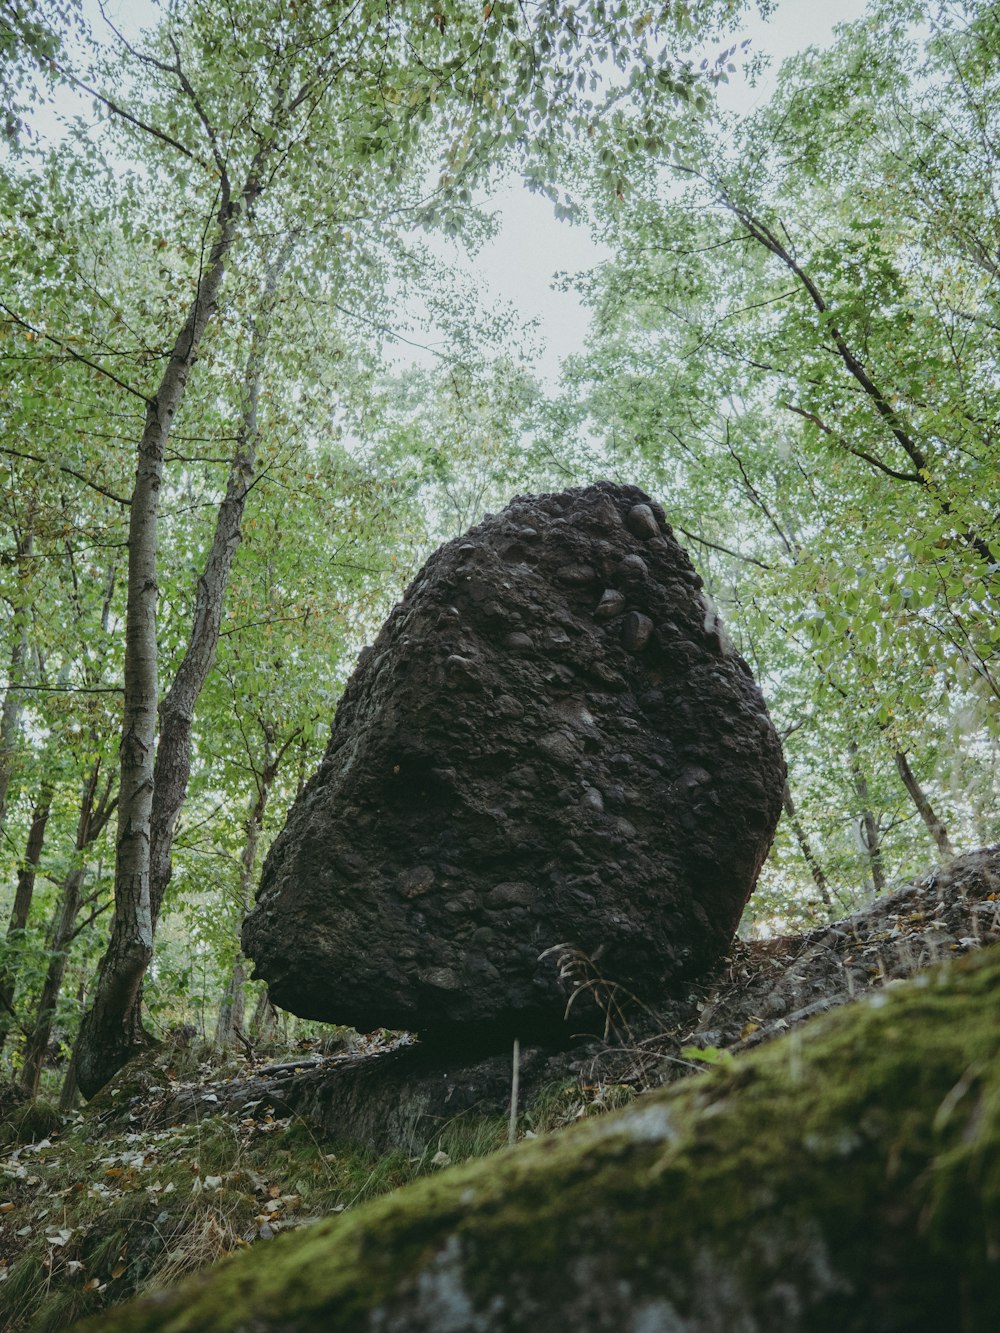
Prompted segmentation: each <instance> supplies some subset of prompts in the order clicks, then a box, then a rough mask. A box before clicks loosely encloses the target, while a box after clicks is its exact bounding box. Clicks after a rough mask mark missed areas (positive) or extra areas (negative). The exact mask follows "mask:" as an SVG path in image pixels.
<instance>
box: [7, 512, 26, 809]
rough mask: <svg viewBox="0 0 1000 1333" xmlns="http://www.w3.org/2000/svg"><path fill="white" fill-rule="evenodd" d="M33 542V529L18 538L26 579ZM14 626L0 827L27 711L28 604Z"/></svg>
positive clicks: (21, 569)
mask: <svg viewBox="0 0 1000 1333" xmlns="http://www.w3.org/2000/svg"><path fill="white" fill-rule="evenodd" d="M32 544H33V534H32V533H31V532H30V531H29V532H27V533H26V534H25V535H23V536H22V535H19V536H18V537H17V552H16V554H17V562H18V573H19V575H20V577H21V579H22V581H23V579H24V578H25V573H24V569H25V561H26V560H27V559H28V558H29V557H30V556H31V551H32ZM14 625H15V629H16V631H17V632H16V634H15V637H14V642H13V645H12V646H11V650H10V675H9V676H8V678H7V680H8V684H7V690H6V692H5V694H4V698H3V707H2V708H0V829H2V828H3V826H4V823H5V819H6V815H7V794H8V792H9V791H10V782H11V778H12V777H13V775H14V760H15V758H16V756H17V747H18V741H19V738H20V735H21V716H22V714H23V712H24V691H23V690H22V689H21V688H20V685H21V681H22V676H23V674H24V664H25V662H26V661H27V658H28V612H27V607H26V606H25V605H22V606H19V607H15V609H14Z"/></svg>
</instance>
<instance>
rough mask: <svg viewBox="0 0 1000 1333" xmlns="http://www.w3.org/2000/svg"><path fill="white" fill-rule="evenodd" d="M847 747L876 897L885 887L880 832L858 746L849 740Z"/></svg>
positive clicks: (863, 839) (861, 830) (862, 835)
mask: <svg viewBox="0 0 1000 1333" xmlns="http://www.w3.org/2000/svg"><path fill="white" fill-rule="evenodd" d="M847 749H848V754H849V755H850V760H851V774H852V777H853V780H854V790H855V792H856V793H857V796H858V800H859V802H860V804H861V814H860V816H859V820H860V823H859V830H860V834H861V841H862V843H863V845H864V854H865V856H866V857H867V860H868V868H869V870H870V872H871V877H872V885H873V887H874V889H875V895H876V897H877V896H878V895H879V894H880V893H884V892H885V889H886V879H885V870H884V868H883V865H882V833H881V830H880V829H879V826H878V820H877V819H876V818H875V815H874V813H873V811H872V808H871V796H870V793H869V790H868V779H867V778H866V777H865V774H864V770H863V769H862V767H861V764H860V761H859V759H858V747H857V745H856V744H855V743H854V742H853V741H851V743H850V744H849V745H848V747H847Z"/></svg>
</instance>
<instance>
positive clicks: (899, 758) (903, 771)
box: [895, 750, 955, 861]
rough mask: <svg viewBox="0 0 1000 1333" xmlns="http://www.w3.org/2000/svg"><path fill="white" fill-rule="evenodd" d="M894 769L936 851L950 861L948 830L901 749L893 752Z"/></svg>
mask: <svg viewBox="0 0 1000 1333" xmlns="http://www.w3.org/2000/svg"><path fill="white" fill-rule="evenodd" d="M895 759H896V769H897V771H898V773H899V776H900V778H901V779H902V782H903V786H904V787H905V788H906V790H907V792H908V793H909V797H910V800H911V801H912V802H913V804H914V805H915V806H916V807H917V811H918V813H919V815H920V818H921V819H922V820H923V821H924V824H925V825H926V827H927V831H928V833H929V834H930V835H931V837H932V838H933V839H934V842H935V845H936V846H937V849H938V852H939V853H940V856H941V859H942V860H943V861H950V860H952V859H953V857H954V855H955V849H954V847H952V845H951V839H950V838H949V837H948V830H947V829H946V828H945V826H944V824H943V823H942V822H941V819H940V818H939V816H938V815H937V813H936V811H935V810H934V807H933V806H932V805H931V803H930V801H929V800H928V799H927V793H926V792H925V791H924V789H923V787H921V785H920V783H919V782H918V781H917V778H916V775H915V774H914V772H913V769H912V768H911V767H910V761H909V760H908V759H907V757H906V755H905V754H904V752H903V751H902V750H897V751H896V753H895Z"/></svg>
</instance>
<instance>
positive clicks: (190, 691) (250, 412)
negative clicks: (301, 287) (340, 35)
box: [150, 245, 290, 928]
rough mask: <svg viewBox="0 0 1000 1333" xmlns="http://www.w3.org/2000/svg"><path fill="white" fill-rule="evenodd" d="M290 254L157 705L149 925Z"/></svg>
mask: <svg viewBox="0 0 1000 1333" xmlns="http://www.w3.org/2000/svg"><path fill="white" fill-rule="evenodd" d="M289 253H290V247H289V246H287V245H286V246H285V247H284V248H283V249H282V250H281V252H280V253H279V255H278V256H277V257H276V259H274V260H273V261H272V263H271V264H269V266H268V269H267V276H266V280H265V285H264V297H263V303H262V310H261V315H260V317H259V318H258V319H256V320H254V321H253V334H252V338H251V343H250V353H249V356H248V358H247V369H246V377H245V381H244V385H245V400H244V404H243V412H242V420H241V422H240V430H239V435H238V439H237V444H236V451H235V453H234V455H233V461H232V464H231V465H230V469H229V478H228V482H227V485H226V494H225V497H224V499H223V501H222V503H221V505H220V506H219V513H218V516H217V518H216V524H215V535H214V538H213V541H212V549H211V551H210V552H209V555H208V559H207V560H206V562H205V568H204V569H203V570H202V573H201V576H200V578H199V579H198V591H197V596H196V600H195V610H194V620H193V623H192V625H191V633H190V636H189V638H188V646H187V650H186V652H185V654H184V659H183V661H182V662H181V664H180V666H179V667H178V669H177V674H176V676H175V677H174V680H173V684H172V685H171V686H170V689H169V690H168V691H167V694H166V696H165V697H164V700H163V702H162V704H161V705H160V738H159V744H158V747H157V753H156V768H155V772H154V776H153V808H152V817H151V825H150V906H151V911H152V918H153V925H154V928H155V926H156V922H157V921H158V919H159V915H160V908H161V906H162V904H163V895H164V893H165V892H166V888H167V885H168V884H169V882H170V875H171V868H172V867H171V860H170V851H171V847H172V845H173V839H174V831H175V829H176V827H177V817H178V815H179V814H180V810H181V806H182V805H183V803H184V797H185V795H186V794H187V784H188V779H189V777H190V775H191V727H192V723H193V721H194V709H195V704H196V703H197V702H198V697H199V695H200V694H201V691H202V689H203V687H204V684H205V681H206V680H207V678H208V673H209V671H211V669H212V663H213V662H214V661H215V653H216V649H217V648H218V644H219V628H220V626H221V624H222V612H223V605H224V601H225V595H226V588H227V587H228V584H229V575H230V571H231V570H232V565H233V558H234V557H235V555H236V551H237V548H238V547H239V544H240V540H241V538H242V535H243V533H242V528H243V513H244V510H245V508H246V499H247V494H248V493H249V490H250V486H251V484H252V482H253V476H254V469H255V467H256V462H257V445H258V440H259V425H258V419H257V411H258V402H259V397H260V383H261V377H262V374H263V367H264V356H265V353H266V350H267V341H268V337H269V334H270V328H271V318H272V315H273V311H274V301H275V294H276V292H277V288H278V282H279V280H280V277H281V273H282V271H283V269H284V267H285V264H286V263H287V262H288V256H289Z"/></svg>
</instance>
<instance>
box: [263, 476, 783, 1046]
mask: <svg viewBox="0 0 1000 1333" xmlns="http://www.w3.org/2000/svg"><path fill="white" fill-rule="evenodd" d="M700 587H701V579H700V578H699V577H698V575H697V574H696V573H695V571H694V569H693V568H692V566H691V563H690V561H689V560H688V557H687V554H686V553H685V551H684V550H683V549H682V548H681V547H680V546H679V545H678V544H677V542H676V541H675V540H674V537H673V533H672V531H671V529H670V527H669V526H668V525H667V523H666V521H665V518H664V515H663V512H662V510H661V509H660V507H659V506H658V505H657V504H655V503H654V502H653V501H652V500H650V498H649V497H648V496H647V495H644V494H643V493H642V492H641V491H639V490H638V489H636V488H635V487H630V486H617V485H612V484H611V483H609V482H600V483H598V484H597V485H595V486H590V487H587V488H583V489H577V490H570V491H565V492H562V493H561V494H556V495H543V496H520V497H518V498H517V499H515V500H514V501H512V502H511V504H510V505H509V506H508V508H507V509H505V510H504V511H503V513H501V514H497V515H496V516H488V517H487V518H486V519H485V520H484V521H483V522H482V523H481V524H480V525H479V526H478V527H476V528H473V529H472V530H471V531H470V532H468V533H466V534H465V536H464V537H462V538H460V539H458V540H457V541H453V542H450V543H449V544H448V545H446V546H443V547H442V548H441V549H440V550H439V551H437V552H436V553H435V554H434V555H433V556H432V557H431V558H430V560H428V562H427V564H426V565H425V566H424V568H423V569H422V570H421V572H420V573H419V574H418V575H417V577H416V578H415V579H414V581H413V583H412V584H411V585H410V587H409V588H408V589H407V591H406V593H405V595H404V597H403V600H402V602H401V603H400V604H399V605H398V606H397V607H396V608H395V609H394V610H393V612H392V614H391V615H390V616H389V619H388V620H387V622H386V624H385V626H384V627H383V629H382V632H381V633H380V634H379V636H378V639H377V641H376V643H375V644H374V645H373V647H372V648H370V649H366V650H364V651H363V652H362V654H361V656H360V658H359V662H358V666H357V668H356V670H355V672H354V675H353V676H352V677H351V680H350V681H349V683H348V685H347V688H346V690H345V691H344V695H343V697H342V699H341V701H340V704H339V707H338V709H337V714H336V718H335V720H334V725H333V732H332V736H331V739H330V744H329V748H328V750H327V753H326V756H325V758H324V760H323V762H322V764H321V766H320V768H319V770H318V772H317V773H316V774H315V775H314V777H313V778H312V779H311V781H310V782H309V784H308V785H307V787H306V789H305V790H304V792H303V793H302V795H301V796H300V798H299V799H298V800H297V801H296V803H295V805H294V806H293V808H292V810H291V812H290V814H289V817H288V822H287V824H286V827H285V829H284V831H283V832H282V833H281V835H280V836H279V837H278V838H277V839H276V841H275V843H274V845H273V847H272V849H271V852H270V854H269V856H268V858H267V862H266V864H265V867H264V873H263V878H262V882H261V888H260V893H259V896H258V900H257V904H256V906H255V908H254V910H253V911H252V912H251V914H250V916H249V917H248V919H247V922H246V926H245V929H244V941H243V942H244V949H245V950H246V952H247V953H248V955H249V956H250V957H251V958H252V959H253V960H254V963H255V965H256V973H255V975H257V976H260V977H264V978H265V979H266V980H267V981H268V983H269V985H270V988H271V995H272V997H273V999H274V1000H275V1002H276V1003H277V1004H279V1005H281V1006H282V1007H284V1008H286V1009H290V1010H292V1011H293V1012H294V1013H298V1014H301V1015H303V1016H306V1017H310V1018H317V1019H322V1020H325V1021H328V1022H335V1023H345V1024H350V1025H352V1026H354V1027H357V1028H360V1029H362V1030H365V1031H367V1030H370V1029H372V1028H375V1027H389V1028H410V1029H413V1030H416V1031H418V1032H419V1033H420V1034H421V1035H422V1036H424V1037H426V1038H429V1039H433V1038H435V1037H438V1038H442V1039H443V1038H445V1037H447V1038H449V1039H450V1040H455V1039H457V1038H459V1037H461V1036H462V1034H463V1033H464V1034H465V1035H466V1036H467V1037H468V1038H469V1039H470V1040H471V1041H475V1042H478V1043H480V1044H482V1043H485V1042H488V1041H497V1042H499V1041H500V1040H501V1039H502V1040H506V1039H508V1038H509V1037H511V1036H521V1037H529V1038H533V1039H540V1038H541V1039H560V1038H561V1037H563V1036H564V1035H566V1034H569V1033H572V1032H575V1031H580V1030H581V1026H583V1025H584V1023H585V1022H587V1021H591V1022H593V1023H595V1024H597V1025H598V1026H600V1017H599V1015H597V1014H596V1013H592V1014H591V1015H590V1016H589V1017H588V1015H587V1014H586V1011H585V1010H586V1004H587V1001H588V999H589V997H591V996H592V994H593V993H594V992H593V988H592V987H590V986H589V985H588V983H589V982H591V981H593V980H594V979H595V978H598V977H600V978H602V979H603V981H604V982H605V983H614V984H617V985H618V986H620V987H622V988H623V992H622V993H624V992H626V991H627V992H630V993H631V994H633V995H635V996H637V997H638V998H639V999H642V1000H646V1001H649V1000H653V1001H655V1000H656V999H657V998H661V997H662V996H663V995H664V994H665V992H666V991H667V990H668V989H669V987H670V986H671V985H672V984H673V983H675V982H677V981H679V980H681V979H683V978H687V977H690V976H693V975H697V974H699V973H701V972H703V971H704V970H705V969H707V968H708V967H710V966H711V965H712V964H713V963H714V962H715V961H716V960H717V959H718V958H719V957H720V956H721V955H722V954H723V953H724V952H725V950H726V949H727V947H728V946H729V944H730V942H731V940H732V938H733V933H734V931H735V928H736V925H737V923H738V921H739V918H740V914H741V912H742V909H743V907H744V904H745V903H746V900H747V898H748V896H749V894H750V892H751V890H752V888H753V885H754V882H755V880H756V878H757V874H758V872H759V870H760V866H761V863H762V862H763V859H764V856H765V855H766V853H767V849H768V846H769V844H770V841H771V837H772V834H773V832H774V827H775V825H776V823H777V819H778V815H779V812H780V808H781V793H782V787H783V784H784V773H785V769H784V762H783V760H782V757H781V747H780V745H779V742H778V738H777V736H776V734H775V731H774V728H773V727H772V725H771V722H770V719H769V718H768V715H767V709H766V708H765V705H764V701H763V699H762V697H761V694H760V691H759V690H758V688H757V686H756V685H755V684H754V682H753V680H752V678H751V675H750V671H749V668H748V667H747V665H746V663H745V662H744V661H743V660H742V659H741V658H740V657H738V656H737V655H736V654H735V653H734V652H733V651H732V649H731V648H730V647H729V645H728V642H727V640H726V639H725V636H724V635H720V633H719V632H718V626H717V622H716V618H715V615H714V612H713V611H712V610H711V609H710V607H709V605H708V603H707V602H706V600H705V599H704V598H703V596H702V594H701V593H700V592H699V589H700ZM577 988H581V989H580V993H579V995H578V997H577V999H576V1001H574V1004H573V1008H572V1011H571V1014H570V1022H569V1023H566V1022H565V1021H564V1016H565V1013H566V1005H567V1000H568V998H569V996H570V995H571V994H572V993H573V991H574V990H576V989H577Z"/></svg>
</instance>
